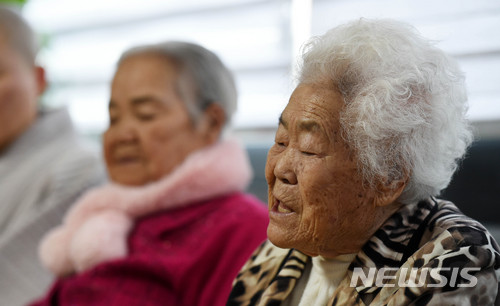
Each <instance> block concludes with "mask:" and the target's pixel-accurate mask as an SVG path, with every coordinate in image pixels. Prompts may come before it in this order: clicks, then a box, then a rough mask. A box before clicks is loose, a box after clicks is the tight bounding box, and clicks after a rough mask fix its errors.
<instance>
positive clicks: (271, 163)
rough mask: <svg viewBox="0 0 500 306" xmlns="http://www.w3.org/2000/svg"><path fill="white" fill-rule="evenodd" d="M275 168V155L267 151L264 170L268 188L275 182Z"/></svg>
mask: <svg viewBox="0 0 500 306" xmlns="http://www.w3.org/2000/svg"><path fill="white" fill-rule="evenodd" d="M271 150H272V149H271ZM275 166H276V154H275V153H274V152H272V151H269V153H268V155H267V161H266V168H265V176H266V181H267V184H268V185H269V186H273V185H274V181H275V180H276V177H275V176H274V167H275Z"/></svg>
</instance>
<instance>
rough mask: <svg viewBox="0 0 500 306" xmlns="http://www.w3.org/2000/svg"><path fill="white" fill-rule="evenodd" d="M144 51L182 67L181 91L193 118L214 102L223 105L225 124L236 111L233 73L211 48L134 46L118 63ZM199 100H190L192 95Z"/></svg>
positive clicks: (167, 44) (170, 44)
mask: <svg viewBox="0 0 500 306" xmlns="http://www.w3.org/2000/svg"><path fill="white" fill-rule="evenodd" d="M143 54H155V55H160V56H164V57H165V59H167V60H173V61H174V62H175V63H176V64H177V65H179V67H180V72H179V76H180V78H179V82H178V84H177V85H178V90H179V94H180V95H181V98H183V100H184V101H185V102H186V107H187V109H188V112H189V113H190V115H191V118H192V119H193V120H194V121H196V119H197V118H198V117H199V115H200V114H202V113H203V111H204V110H205V108H206V107H208V106H209V105H210V104H212V103H215V104H218V105H220V106H221V107H222V109H223V110H224V112H225V115H226V124H227V123H229V122H230V120H231V116H232V115H233V113H234V112H235V111H236V106H237V99H238V94H237V91H236V85H235V81H234V78H233V75H232V73H231V72H230V71H229V69H228V68H227V67H226V66H225V65H224V64H223V63H222V61H221V60H220V59H219V57H217V55H215V53H213V52H212V51H210V50H208V49H205V48H204V47H202V46H200V45H197V44H193V43H188V42H181V41H168V42H164V43H159V44H153V45H145V46H138V47H134V48H131V49H129V50H127V51H125V53H123V55H122V56H121V57H120V60H119V61H118V65H120V63H121V62H122V61H124V60H125V59H127V58H129V57H132V56H135V55H143ZM193 90H194V95H195V99H196V101H190V100H192V99H190V98H189V97H191V96H192V95H193V93H192V92H188V91H193Z"/></svg>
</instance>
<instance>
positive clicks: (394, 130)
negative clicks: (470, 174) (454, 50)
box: [299, 19, 472, 203]
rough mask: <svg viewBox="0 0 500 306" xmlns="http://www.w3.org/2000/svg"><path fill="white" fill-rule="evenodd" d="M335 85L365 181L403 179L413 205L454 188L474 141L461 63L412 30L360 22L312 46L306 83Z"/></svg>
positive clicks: (405, 197)
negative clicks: (453, 181)
mask: <svg viewBox="0 0 500 306" xmlns="http://www.w3.org/2000/svg"><path fill="white" fill-rule="evenodd" d="M325 80H326V81H328V82H331V83H332V86H336V87H337V88H338V89H339V90H340V92H341V94H342V96H343V99H344V103H345V108H344V109H343V110H342V112H341V114H340V124H341V128H342V135H343V137H344V139H345V140H346V141H347V143H348V144H349V146H350V147H351V149H353V151H354V152H356V155H357V157H358V162H359V168H360V172H361V174H362V175H363V177H364V178H365V181H366V182H367V183H368V184H369V185H370V186H371V187H376V185H377V183H378V182H380V181H384V180H388V181H389V182H390V181H392V180H399V179H403V178H404V177H405V176H406V175H409V181H408V184H407V186H406V188H405V190H404V191H403V193H402V195H401V196H400V198H399V201H400V202H402V203H411V202H414V201H418V200H421V199H424V198H427V197H429V196H434V195H437V194H439V193H440V191H441V190H442V189H444V188H446V186H448V184H449V182H450V180H451V177H452V175H453V173H454V172H455V170H456V168H457V164H458V162H459V161H460V160H461V158H462V157H463V155H464V154H465V152H466V150H467V147H468V146H469V145H470V144H471V142H472V132H471V128H470V125H469V123H468V121H467V119H466V112H467V94H466V89H465V78H464V76H463V73H462V72H461V70H460V69H459V67H458V65H457V63H456V62H455V61H454V60H453V59H452V58H451V57H449V56H447V55H446V54H445V53H444V52H442V51H441V50H439V49H438V48H436V47H435V46H433V44H432V43H431V42H430V41H429V40H426V39H424V38H423V37H421V36H420V35H419V34H418V32H417V31H416V30H415V29H414V28H413V27H411V26H410V25H407V24H405V23H401V22H397V21H393V20H386V19H381V20H368V19H360V20H357V21H353V22H350V23H347V24H345V25H341V26H338V27H336V28H333V29H331V30H330V31H328V32H327V33H326V34H324V35H323V36H320V37H315V38H313V39H312V40H311V41H310V42H309V43H308V44H307V45H305V47H304V51H303V64H302V66H301V71H300V76H299V81H300V82H303V83H318V82H324V81H325Z"/></svg>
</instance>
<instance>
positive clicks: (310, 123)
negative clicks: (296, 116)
mask: <svg viewBox="0 0 500 306" xmlns="http://www.w3.org/2000/svg"><path fill="white" fill-rule="evenodd" d="M279 124H281V125H283V126H284V127H285V128H286V129H288V122H286V121H285V120H284V119H283V114H281V115H280V118H279ZM298 128H299V130H304V131H307V132H316V131H320V130H321V126H320V125H319V123H317V122H316V121H314V120H311V119H303V120H300V121H299V122H298Z"/></svg>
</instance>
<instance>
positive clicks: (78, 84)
mask: <svg viewBox="0 0 500 306" xmlns="http://www.w3.org/2000/svg"><path fill="white" fill-rule="evenodd" d="M21 2H25V4H24V6H23V8H22V11H23V14H24V16H25V17H26V18H27V19H28V20H29V21H30V22H31V23H32V25H33V26H34V27H35V28H36V29H37V30H38V32H39V33H40V35H41V38H42V40H43V43H44V49H43V51H42V53H41V54H40V62H41V63H42V64H43V65H45V66H46V68H47V71H48V77H49V80H50V84H51V85H50V88H49V91H48V92H47V93H46V94H45V96H44V103H45V104H46V105H49V106H54V107H58V106H62V105H66V106H67V107H68V108H69V110H70V113H71V115H72V117H73V119H74V121H75V123H76V125H77V127H78V129H79V130H80V131H81V132H82V133H83V134H85V135H87V136H89V137H91V138H93V139H94V140H97V141H96V143H99V141H98V140H99V138H100V134H101V133H102V132H103V130H104V129H105V128H106V127H107V124H108V119H107V103H108V99H109V81H110V79H111V76H112V74H113V70H114V65H115V62H116V60H117V59H118V57H119V55H120V53H121V52H122V51H123V50H124V49H126V48H128V47H130V46H132V45H136V44H143V43H152V42H158V41H163V40H169V39H178V40H188V41H193V42H196V43H199V44H202V45H204V46H205V47H207V48H209V49H211V50H214V51H215V52H216V53H217V54H218V55H219V56H220V57H221V58H222V59H223V60H224V61H225V62H226V63H227V64H228V66H229V67H230V68H231V69H232V70H233V71H234V73H235V76H236V79H237V85H238V88H239V92H240V102H239V110H238V112H237V114H236V116H235V118H234V121H233V126H234V128H235V131H236V133H237V134H238V135H239V136H241V137H242V139H243V140H244V141H245V143H246V144H247V147H248V148H249V151H250V153H251V158H252V163H253V165H254V168H255V171H256V179H255V180H254V183H253V184H252V186H251V190H252V191H253V192H255V193H256V194H257V195H259V196H260V197H261V198H262V199H264V200H265V198H266V183H265V180H264V176H263V168H264V164H265V158H266V153H267V149H268V148H269V146H270V145H271V143H272V141H273V137H274V130H275V128H276V126H277V120H278V117H279V114H280V112H281V110H282V109H283V108H284V106H285V105H286V103H287V99H288V97H289V95H290V93H291V91H292V90H293V87H294V79H293V71H294V68H295V62H296V56H297V54H298V52H299V49H300V46H301V44H302V43H303V42H304V41H305V40H306V39H307V38H308V37H310V36H311V35H319V34H322V33H324V32H325V31H326V30H327V29H329V28H331V27H333V26H335V25H338V24H341V23H344V22H345V21H348V20H351V19H355V18H359V17H377V18H383V17H389V18H396V19H399V20H402V21H407V22H409V23H411V24H413V25H414V26H415V27H416V28H417V29H418V30H419V31H420V32H421V33H422V35H424V36H426V37H428V38H431V39H433V40H435V41H436V44H437V45H438V46H439V47H440V48H442V49H444V50H445V51H447V52H448V53H450V54H452V55H453V56H454V57H455V58H456V59H457V60H458V61H459V63H460V65H461V67H462V69H463V71H464V72H465V74H466V77H467V86H468V91H469V100H470V110H469V118H470V119H471V120H472V122H473V124H474V126H475V134H476V139H477V142H476V143H475V145H474V146H473V147H472V149H471V153H470V154H469V156H468V157H467V158H466V159H465V161H464V163H463V169H462V170H461V171H460V172H459V173H458V174H457V175H456V177H455V178H454V181H453V183H452V186H450V188H449V189H448V190H447V191H446V192H445V196H446V197H448V198H450V199H452V200H453V201H455V202H456V203H457V204H458V205H459V206H460V207H461V208H462V209H463V210H464V211H465V212H466V213H468V214H470V215H472V216H474V217H476V218H478V219H480V220H482V221H485V222H487V223H488V224H492V225H491V228H492V229H493V228H494V225H495V224H496V225H498V224H499V223H500V208H499V207H497V206H496V205H500V196H499V195H500V1H498V0H439V1H436V0H420V1H414V0H377V1H374V0H85V1H77V0H70V1H68V0H28V1H21ZM498 233H500V231H499V232H498ZM499 236H500V235H498V236H497V237H499Z"/></svg>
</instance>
